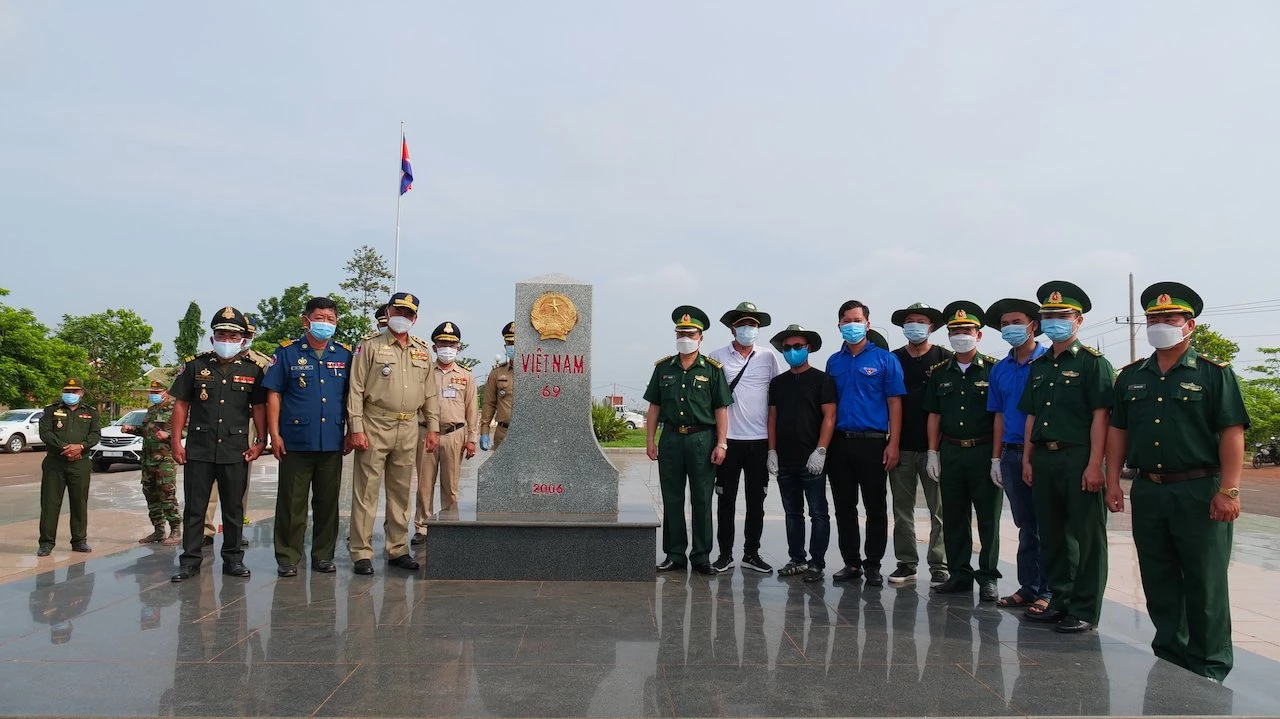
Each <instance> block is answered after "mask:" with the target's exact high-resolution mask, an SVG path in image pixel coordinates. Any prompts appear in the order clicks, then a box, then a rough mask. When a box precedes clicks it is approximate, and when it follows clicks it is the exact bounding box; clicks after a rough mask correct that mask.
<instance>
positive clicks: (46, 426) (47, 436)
mask: <svg viewBox="0 0 1280 719" xmlns="http://www.w3.org/2000/svg"><path fill="white" fill-rule="evenodd" d="M40 441H41V442H44V446H45V447H48V448H49V449H57V450H61V449H62V447H63V446H64V445H63V443H62V439H61V438H59V437H58V435H56V434H54V433H53V411H52V410H49V409H46V410H45V411H44V415H42V416H41V417H40Z"/></svg>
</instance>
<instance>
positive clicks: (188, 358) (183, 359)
mask: <svg viewBox="0 0 1280 719" xmlns="http://www.w3.org/2000/svg"><path fill="white" fill-rule="evenodd" d="M195 358H196V356H195V355H187V356H186V357H183V358H182V364H186V363H188V362H190V361H191V360H193V359H195Z"/></svg>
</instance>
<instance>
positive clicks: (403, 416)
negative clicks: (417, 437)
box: [396, 412, 413, 422]
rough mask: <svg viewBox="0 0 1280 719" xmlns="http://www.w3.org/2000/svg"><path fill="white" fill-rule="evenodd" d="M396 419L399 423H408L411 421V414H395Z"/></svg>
mask: <svg viewBox="0 0 1280 719" xmlns="http://www.w3.org/2000/svg"><path fill="white" fill-rule="evenodd" d="M396 419H398V420H400V421H401V422H407V421H409V420H411V419H413V413H412V412H398V413H396Z"/></svg>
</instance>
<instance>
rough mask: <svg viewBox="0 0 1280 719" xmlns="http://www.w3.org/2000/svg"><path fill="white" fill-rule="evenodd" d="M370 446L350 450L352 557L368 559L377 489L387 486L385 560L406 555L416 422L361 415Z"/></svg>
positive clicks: (416, 438) (416, 433)
mask: <svg viewBox="0 0 1280 719" xmlns="http://www.w3.org/2000/svg"><path fill="white" fill-rule="evenodd" d="M364 427H365V429H364V431H365V435H366V436H368V438H369V449H367V450H361V451H357V452H356V453H355V458H356V462H355V472H354V476H353V478H352V483H351V539H350V548H351V559H352V560H353V561H359V560H361V559H373V520H374V518H375V517H377V515H378V493H379V492H380V491H381V490H382V485H383V484H386V487H387V500H386V502H387V519H386V521H385V522H383V524H382V529H383V532H384V534H385V535H386V556H387V559H395V558H396V557H401V556H404V555H406V554H408V553H409V537H408V532H409V493H410V492H411V491H412V489H413V460H414V455H415V454H416V452H417V447H418V444H419V442H418V423H417V422H416V421H414V420H408V421H403V422H402V421H398V420H396V419H394V418H388V417H383V416H377V415H366V416H365V418H364Z"/></svg>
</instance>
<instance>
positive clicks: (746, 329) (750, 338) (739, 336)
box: [733, 325, 760, 347]
mask: <svg viewBox="0 0 1280 719" xmlns="http://www.w3.org/2000/svg"><path fill="white" fill-rule="evenodd" d="M759 336H760V328H759V327H752V326H751V325H742V326H741V327H734V328H733V338H734V339H736V340H737V341H738V344H740V345H742V346H743V347H750V346H752V345H754V344H755V343H756V338H757V337H759Z"/></svg>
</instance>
